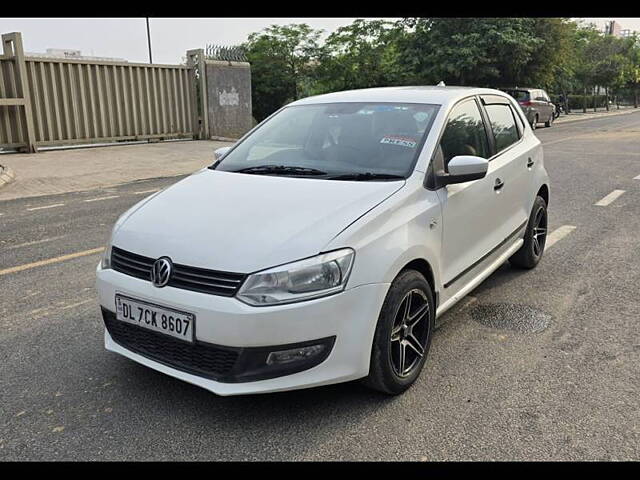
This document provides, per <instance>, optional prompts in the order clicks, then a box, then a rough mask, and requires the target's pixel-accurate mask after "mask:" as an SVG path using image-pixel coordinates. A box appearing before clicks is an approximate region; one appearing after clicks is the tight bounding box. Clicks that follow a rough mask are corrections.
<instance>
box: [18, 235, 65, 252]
mask: <svg viewBox="0 0 640 480" xmlns="http://www.w3.org/2000/svg"><path fill="white" fill-rule="evenodd" d="M64 237H66V235H60V236H59V237H51V238H45V239H42V240H34V241H33V242H24V243H19V244H18V245H12V246H10V247H7V250H13V249H14V248H20V247H26V246H27V245H37V244H39V243H45V242H50V241H52V240H58V239H60V238H64Z"/></svg>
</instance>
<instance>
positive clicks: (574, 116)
mask: <svg viewBox="0 0 640 480" xmlns="http://www.w3.org/2000/svg"><path fill="white" fill-rule="evenodd" d="M633 112H640V108H633V107H632V106H631V107H620V109H619V110H618V109H617V108H616V107H615V105H614V106H612V107H610V110H609V111H608V112H607V111H606V110H605V109H604V108H602V109H598V111H597V112H594V111H593V108H590V109H589V108H588V109H587V113H583V112H582V109H580V110H572V111H571V113H569V114H566V115H565V114H562V115H560V117H559V118H557V119H555V120H554V122H553V123H554V124H562V123H569V122H575V121H577V120H589V119H592V118H600V117H607V116H613V115H625V114H628V113H633Z"/></svg>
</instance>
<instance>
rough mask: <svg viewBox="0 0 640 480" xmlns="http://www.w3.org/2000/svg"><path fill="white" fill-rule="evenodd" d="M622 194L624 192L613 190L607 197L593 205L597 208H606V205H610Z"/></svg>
mask: <svg viewBox="0 0 640 480" xmlns="http://www.w3.org/2000/svg"><path fill="white" fill-rule="evenodd" d="M624 192H625V190H614V191H613V192H611V193H610V194H609V195H607V196H606V197H604V198H603V199H602V200H599V201H597V202H596V203H594V205H595V206H597V207H606V206H607V205H610V204H612V203H613V202H614V201H615V200H616V199H617V198H618V197H619V196H620V195H622V194H623V193H624Z"/></svg>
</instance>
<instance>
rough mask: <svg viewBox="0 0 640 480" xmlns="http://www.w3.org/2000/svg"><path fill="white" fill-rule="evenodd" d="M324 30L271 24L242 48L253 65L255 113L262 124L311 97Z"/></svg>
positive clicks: (304, 25)
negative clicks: (320, 39) (286, 106)
mask: <svg viewBox="0 0 640 480" xmlns="http://www.w3.org/2000/svg"><path fill="white" fill-rule="evenodd" d="M321 33H322V30H314V29H312V28H311V27H309V26H308V25H306V24H291V25H285V26H279V25H272V26H270V27H268V28H266V29H264V30H262V31H261V32H256V33H252V34H250V35H249V38H248V40H247V42H246V43H245V44H244V45H243V47H244V50H245V52H246V55H247V59H248V60H249V63H250V64H251V89H252V97H253V114H254V117H255V118H256V120H258V121H262V120H263V119H265V118H266V117H268V116H269V115H270V114H271V113H273V112H274V111H276V110H277V109H278V108H280V107H282V106H283V105H285V104H286V103H288V102H291V101H293V100H297V99H298V98H301V97H304V96H306V95H308V92H309V91H310V90H311V88H312V83H313V82H312V79H311V77H312V74H313V69H314V68H315V65H316V59H317V56H318V54H319V45H318V39H319V37H320V35H321Z"/></svg>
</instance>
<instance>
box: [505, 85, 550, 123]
mask: <svg viewBox="0 0 640 480" xmlns="http://www.w3.org/2000/svg"><path fill="white" fill-rule="evenodd" d="M502 91H503V92H505V93H508V94H509V95H511V96H512V97H513V98H515V99H516V100H517V101H518V103H519V104H520V108H522V111H523V112H524V114H525V116H526V117H527V121H528V122H529V124H530V125H531V128H532V129H534V130H535V129H536V127H537V125H538V123H544V126H545V127H550V126H551V124H552V123H553V120H554V119H555V110H556V108H555V105H554V104H553V103H552V102H551V100H550V99H549V95H548V94H547V92H545V91H544V90H542V89H540V88H518V87H516V88H504V89H502Z"/></svg>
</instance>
